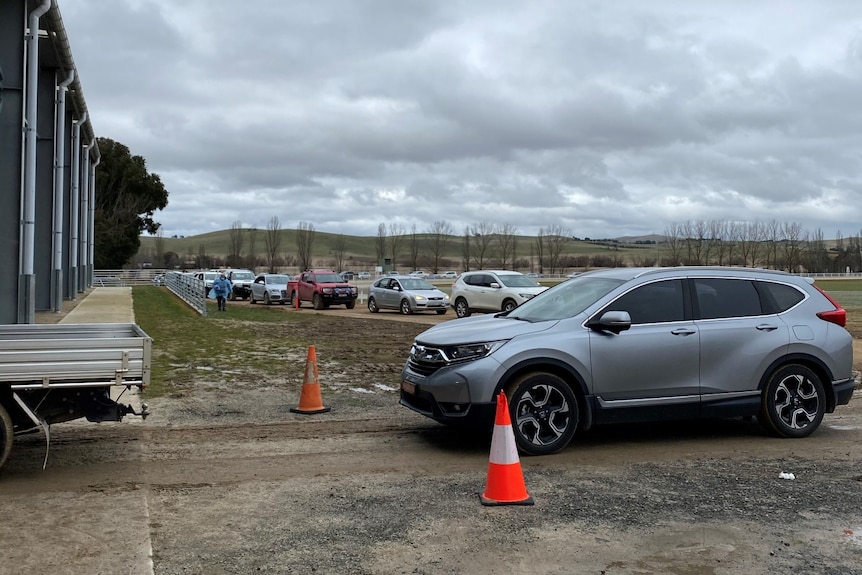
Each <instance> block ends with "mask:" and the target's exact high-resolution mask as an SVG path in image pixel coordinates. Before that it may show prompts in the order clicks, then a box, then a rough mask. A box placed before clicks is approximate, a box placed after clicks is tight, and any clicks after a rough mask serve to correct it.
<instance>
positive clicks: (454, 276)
mask: <svg viewBox="0 0 862 575" xmlns="http://www.w3.org/2000/svg"><path fill="white" fill-rule="evenodd" d="M440 277H441V278H443V279H445V280H454V279H458V274H457V273H455V272H453V271H452V270H449V271H447V272H443V273H442V274H440Z"/></svg>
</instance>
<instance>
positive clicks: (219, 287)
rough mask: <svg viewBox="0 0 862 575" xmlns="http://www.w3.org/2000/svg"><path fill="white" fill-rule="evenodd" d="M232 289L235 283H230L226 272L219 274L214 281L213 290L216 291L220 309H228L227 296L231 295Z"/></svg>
mask: <svg viewBox="0 0 862 575" xmlns="http://www.w3.org/2000/svg"><path fill="white" fill-rule="evenodd" d="M231 290H233V284H231V283H230V280H229V279H227V276H225V275H224V273H221V274H219V276H218V277H217V278H216V279H215V280H214V281H213V287H212V291H214V292H215V297H216V301H217V302H218V309H219V311H226V310H227V297H228V296H229V295H230V292H231Z"/></svg>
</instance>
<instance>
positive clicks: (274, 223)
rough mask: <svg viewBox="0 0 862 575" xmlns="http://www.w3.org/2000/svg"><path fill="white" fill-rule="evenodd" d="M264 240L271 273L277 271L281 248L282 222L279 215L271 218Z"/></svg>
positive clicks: (267, 263) (267, 262)
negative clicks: (276, 266) (276, 261)
mask: <svg viewBox="0 0 862 575" xmlns="http://www.w3.org/2000/svg"><path fill="white" fill-rule="evenodd" d="M263 241H264V245H265V247H266V265H267V266H268V267H269V273H275V260H276V258H278V251H279V249H280V248H281V222H280V221H279V219H278V216H272V217H271V218H269V221H268V222H267V223H266V235H264V237H263Z"/></svg>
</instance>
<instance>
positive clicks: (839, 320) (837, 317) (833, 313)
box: [814, 286, 847, 327]
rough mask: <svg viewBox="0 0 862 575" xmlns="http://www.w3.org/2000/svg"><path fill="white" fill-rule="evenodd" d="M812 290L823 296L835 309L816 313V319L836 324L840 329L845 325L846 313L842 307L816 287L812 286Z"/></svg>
mask: <svg viewBox="0 0 862 575" xmlns="http://www.w3.org/2000/svg"><path fill="white" fill-rule="evenodd" d="M814 288H815V289H816V290H817V291H819V292H820V293H822V294H823V296H824V297H825V298H826V299H828V300H829V302H830V303H831V304H832V305H834V306H835V309H833V310H829V311H820V312H817V317H819V318H820V319H822V320H823V321H828V322H831V323H835V324H838V325H840V326H841V327H844V326H845V325H847V311H846V310H845V309H844V308H843V307H841V306H840V305H838V302H837V301H835V300H834V299H832V298H831V297H830V296H829V294H828V293H826V292H825V291H823V290H822V289H820V288H819V287H817V286H814Z"/></svg>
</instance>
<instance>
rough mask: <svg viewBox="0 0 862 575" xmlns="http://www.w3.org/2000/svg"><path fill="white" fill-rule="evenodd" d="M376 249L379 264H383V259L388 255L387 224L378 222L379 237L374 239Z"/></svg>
mask: <svg viewBox="0 0 862 575" xmlns="http://www.w3.org/2000/svg"><path fill="white" fill-rule="evenodd" d="M374 251H375V254H376V255H377V265H379V266H382V265H383V259H384V258H385V257H386V224H384V223H382V222H381V223H379V224H377V237H376V238H375V239H374Z"/></svg>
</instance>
